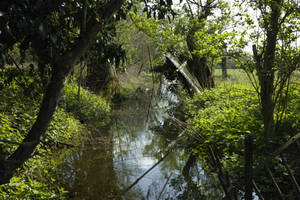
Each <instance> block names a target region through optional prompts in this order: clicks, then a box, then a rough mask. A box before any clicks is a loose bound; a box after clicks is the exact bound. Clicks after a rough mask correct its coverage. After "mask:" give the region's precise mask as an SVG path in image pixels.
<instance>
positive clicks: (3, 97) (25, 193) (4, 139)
mask: <svg viewBox="0 0 300 200" xmlns="http://www.w3.org/2000/svg"><path fill="white" fill-rule="evenodd" d="M22 76H28V74H26V73H25V74H23V75H22V74H19V75H18V74H17V75H15V74H14V76H13V79H12V80H10V81H9V82H6V83H5V84H4V83H3V85H2V86H3V87H2V89H1V90H0V140H1V141H0V144H1V145H0V154H1V156H2V157H7V156H8V155H9V154H11V153H12V152H13V151H14V150H15V149H16V148H17V145H15V144H12V143H9V142H8V141H11V142H17V143H20V142H22V140H23V138H24V137H25V136H26V134H27V133H28V131H29V130H30V128H31V127H32V125H33V123H34V121H35V119H36V116H37V113H38V110H39V104H40V101H41V94H42V93H41V92H39V91H40V89H41V88H40V86H39V83H38V82H37V83H36V84H33V83H34V81H32V82H31V83H32V84H33V86H32V87H31V90H32V91H31V92H32V93H31V94H34V93H36V94H39V95H37V96H36V95H35V97H34V98H33V96H32V95H26V93H25V92H26V90H24V85H26V84H27V83H24V81H26V80H29V79H31V78H30V77H22ZM25 88H26V87H25ZM87 132H88V131H87V130H86V127H85V125H83V124H81V123H80V121H79V120H77V119H75V118H74V117H73V116H72V114H70V113H66V112H65V111H64V110H63V109H62V108H58V109H57V110H56V112H55V114H54V116H53V120H52V121H51V123H50V126H49V128H48V130H47V131H46V134H45V135H44V137H43V138H42V142H41V144H40V145H39V146H38V148H37V149H36V151H35V153H34V155H33V157H32V158H30V159H29V160H28V161H27V162H26V163H25V164H24V165H23V167H22V169H21V170H20V171H18V172H17V173H16V176H15V177H13V178H12V179H11V181H10V183H9V184H5V185H2V186H0V199H63V197H64V196H65V195H66V192H65V191H64V190H63V189H62V188H60V187H59V186H58V184H57V183H56V182H55V180H54V179H53V177H54V176H55V175H57V174H58V173H59V172H58V167H57V166H59V165H60V164H61V162H63V156H62V155H65V152H66V151H65V150H64V151H60V148H58V147H65V146H66V145H67V146H68V145H76V144H78V143H79V141H80V140H81V139H82V136H83V134H84V133H87Z"/></svg>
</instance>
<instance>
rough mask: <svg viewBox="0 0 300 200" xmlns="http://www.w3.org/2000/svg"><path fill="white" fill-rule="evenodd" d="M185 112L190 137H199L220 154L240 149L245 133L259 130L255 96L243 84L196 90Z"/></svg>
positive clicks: (260, 130) (258, 131)
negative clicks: (187, 116)
mask: <svg viewBox="0 0 300 200" xmlns="http://www.w3.org/2000/svg"><path fill="white" fill-rule="evenodd" d="M187 111H188V113H189V123H191V124H192V126H193V133H192V134H193V137H194V136H197V137H199V136H200V137H202V138H203V140H204V142H205V143H206V144H210V145H212V146H214V147H215V149H217V150H218V151H219V153H221V155H223V156H224V155H225V154H228V153H229V154H231V153H233V152H239V151H240V149H241V147H240V145H241V144H243V138H244V134H245V133H252V134H255V135H257V136H259V135H261V133H262V122H261V117H260V112H259V104H258V99H257V95H256V93H255V91H253V90H250V89H248V88H247V87H244V86H234V87H226V88H215V89H211V90H205V91H204V92H202V93H198V94H197V95H195V97H194V98H193V99H190V100H188V105H187ZM193 151H194V152H198V151H199V149H197V148H196V149H194V150H193Z"/></svg>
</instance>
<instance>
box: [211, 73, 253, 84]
mask: <svg viewBox="0 0 300 200" xmlns="http://www.w3.org/2000/svg"><path fill="white" fill-rule="evenodd" d="M227 74H228V77H227V78H226V79H225V80H223V79H222V70H221V69H215V70H214V73H213V75H214V79H215V84H216V86H230V85H247V86H251V82H250V80H249V78H248V76H247V74H246V72H245V71H244V70H242V69H228V70H227Z"/></svg>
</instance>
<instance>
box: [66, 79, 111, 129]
mask: <svg viewBox="0 0 300 200" xmlns="http://www.w3.org/2000/svg"><path fill="white" fill-rule="evenodd" d="M65 101H66V110H67V111H68V112H71V113H73V114H74V115H75V116H76V118H78V119H79V120H80V121H81V122H84V123H86V122H89V123H91V122H94V123H101V122H103V120H104V119H105V118H106V117H107V113H108V112H109V111H110V106H109V104H108V103H107V102H106V100H105V99H104V98H102V97H101V96H97V95H95V94H92V93H90V92H89V91H88V90H85V89H83V88H82V89H81V91H80V99H79V100H78V88H77V86H76V84H75V83H70V84H68V85H66V87H65Z"/></svg>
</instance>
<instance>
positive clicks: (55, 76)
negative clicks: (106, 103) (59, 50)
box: [0, 0, 123, 185]
mask: <svg viewBox="0 0 300 200" xmlns="http://www.w3.org/2000/svg"><path fill="white" fill-rule="evenodd" d="M122 4H123V1H119V0H111V1H109V2H107V3H106V4H105V5H104V9H103V13H101V16H100V17H101V18H102V19H103V20H105V19H107V18H109V17H111V16H112V14H113V13H114V12H115V11H117V10H118V9H119V8H120V7H121V5H122ZM89 27H90V29H89V30H88V31H87V32H86V33H85V34H84V35H82V37H81V38H80V39H79V40H78V41H77V42H76V43H75V44H76V45H74V46H73V48H71V49H70V50H69V51H66V52H65V53H63V54H61V55H57V56H56V57H55V59H54V61H53V64H52V67H53V69H54V71H53V73H52V77H51V80H50V83H49V85H48V87H47V89H46V93H45V94H44V96H43V100H42V103H41V107H40V110H39V113H38V116H37V119H36V121H35V123H34V124H33V126H32V127H31V129H30V130H29V132H28V134H27V136H26V137H25V138H24V140H23V141H22V143H21V144H20V145H19V146H18V148H17V149H16V150H15V151H14V152H13V153H12V154H11V155H10V156H9V157H8V158H0V185H1V184H5V183H8V182H9V180H10V178H12V176H13V174H14V172H15V171H16V169H17V168H19V167H21V166H22V165H23V163H24V162H25V161H26V160H28V159H29V158H30V157H31V155H32V153H33V152H34V150H35V149H36V147H37V145H38V144H39V143H40V141H41V139H42V138H43V136H44V134H45V132H46V130H47V129H48V126H49V124H50V122H51V118H52V117H53V114H54V112H55V110H56V107H57V103H58V100H59V98H60V96H61V94H62V91H63V88H64V84H65V80H66V77H67V76H68V74H69V73H70V71H71V69H72V66H73V64H74V63H75V61H76V60H77V59H79V58H80V57H81V56H83V55H84V53H85V52H86V50H87V49H88V48H89V46H90V44H91V43H92V42H93V41H95V39H96V36H97V34H98V32H99V31H100V29H101V24H99V22H98V21H96V20H92V21H91V23H90V24H89Z"/></svg>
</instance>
